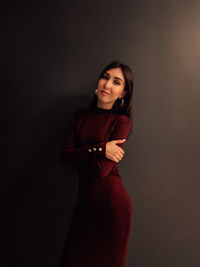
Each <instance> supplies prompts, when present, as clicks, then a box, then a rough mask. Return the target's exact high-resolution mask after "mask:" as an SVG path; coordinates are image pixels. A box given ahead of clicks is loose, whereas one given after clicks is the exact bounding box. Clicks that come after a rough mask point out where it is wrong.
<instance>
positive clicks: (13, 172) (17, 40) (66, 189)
mask: <svg viewBox="0 0 200 267" xmlns="http://www.w3.org/2000/svg"><path fill="white" fill-rule="evenodd" d="M1 13H2V14H1V22H2V23H1V25H2V26H3V27H2V30H1V50H0V51H1V76H2V79H1V98H0V99H1V112H0V114H1V135H2V137H1V141H2V143H1V150H0V151H1V158H2V159H1V164H2V167H1V184H0V188H1V215H2V219H1V224H2V225H1V230H0V231H1V236H2V237H3V238H1V244H2V247H3V249H2V250H1V251H2V252H3V253H2V257H1V266H3V267H4V266H6V267H8V266H9V267H10V266H15V267H17V266H20V267H22V266H28V267H29V266H30V267H31V266H41V267H44V266H48V267H51V266H52V267H57V266H59V260H60V257H61V253H62V248H63V246H64V242H65V239H66V236H67V232H68V229H69V224H70V219H71V216H72V214H73V208H74V205H75V202H76V192H77V185H78V177H77V174H76V173H75V172H74V171H73V170H71V169H69V168H68V167H67V166H63V165H62V163H61V162H60V158H59V155H60V151H61V150H62V147H63V143H64V140H65V136H66V133H67V129H68V126H69V123H70V119H71V117H72V114H73V111H74V110H75V109H77V108H79V107H80V106H87V105H88V103H89V101H90V100H91V98H92V96H93V94H94V90H95V85H96V80H97V77H98V75H99V73H100V71H101V70H102V68H103V67H104V66H105V65H106V64H108V63H109V62H110V61H112V60H113V59H120V60H121V61H122V62H124V63H126V64H128V65H130V67H131V68H132V69H133V71H134V75H135V89H134V90H135V91H134V98H135V99H134V103H135V106H134V128H135V132H134V133H133V134H132V136H130V139H129V140H128V144H127V146H126V153H125V156H124V161H122V162H121V163H120V170H121V175H122V177H123V179H124V183H125V185H126V188H127V191H128V192H129V194H130V196H131V198H132V201H133V207H134V210H133V227H132V233H131V241H130V246H129V251H128V257H127V267H128V266H130V267H132V266H136V267H151V266H152V267H169V266H170V267H184V266H185V267H189V266H190V267H197V266H199V265H200V258H199V245H200V231H199V225H200V214H199V208H200V196H199V187H200V180H199V177H200V167H199V150H200V139H199V136H200V124H199V112H200V105H199V99H200V91H199V85H200V76H199V66H200V50H199V47H200V35H199V28H200V3H199V1H198V0H192V1H186V0H182V1H181V0H175V1H172V0H169V1H158V0H152V1H144V0H140V1H139V0H136V1H131V0H129V1H121V2H119V3H117V1H76V2H75V1H40V2H39V1H38V2H34V1H26V2H22V1H17V2H14V1H13V2H12V1H9V3H7V4H4V7H2V8H1Z"/></svg>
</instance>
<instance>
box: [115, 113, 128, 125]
mask: <svg viewBox="0 0 200 267" xmlns="http://www.w3.org/2000/svg"><path fill="white" fill-rule="evenodd" d="M117 123H120V124H121V123H124V124H131V118H129V117H128V116H126V115H117Z"/></svg>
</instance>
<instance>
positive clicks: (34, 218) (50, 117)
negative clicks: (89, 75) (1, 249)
mask: <svg viewBox="0 0 200 267" xmlns="http://www.w3.org/2000/svg"><path fill="white" fill-rule="evenodd" d="M83 103H86V104H85V105H83ZM87 105H89V98H88V96H86V95H80V96H73V97H70V98H66V99H64V100H63V101H62V102H60V103H57V104H55V105H54V106H52V107H50V108H49V109H48V110H47V111H46V112H45V113H44V114H42V116H41V117H40V118H39V119H38V120H37V121H36V123H35V126H34V132H33V136H34V137H35V138H37V139H38V140H40V142H38V145H37V147H36V148H35V149H34V151H33V153H32V156H31V158H29V159H28V160H27V162H26V165H25V166H24V167H23V168H21V170H20V172H19V173H18V175H17V176H16V177H15V180H14V182H13V184H12V188H11V189H10V192H9V193H8V194H9V197H8V199H9V207H8V223H7V228H8V231H7V232H8V236H7V241H6V242H7V244H6V248H7V249H6V252H5V266H20V267H22V266H29V267H31V266H34V267H35V266H37V267H39V266H49V267H50V266H57V265H58V262H59V259H60V256H61V253H62V249H63V246H64V243H65V239H66V237H67V233H68V230H69V226H70V220H71V217H72V214H73V211H74V207H75V203H76V196H77V195H76V192H77V188H78V174H77V172H76V171H75V170H73V169H72V168H71V167H68V166H66V165H64V164H63V163H62V162H61V159H60V153H61V151H62V149H63V147H64V142H65V138H66V136H67V132H68V129H69V126H70V123H71V119H72V116H73V113H74V111H75V110H76V109H78V108H81V107H85V106H87ZM41 134H42V137H41V136H40V135H41ZM9 240H11V241H12V242H9ZM11 255H12V256H11ZM30 259H31V261H30ZM3 266H4V265H3Z"/></svg>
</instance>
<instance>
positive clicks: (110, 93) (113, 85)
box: [97, 68, 125, 109]
mask: <svg viewBox="0 0 200 267" xmlns="http://www.w3.org/2000/svg"><path fill="white" fill-rule="evenodd" d="M124 88H125V77H124V74H123V72H122V70H121V68H114V69H109V70H107V71H106V72H104V74H103V76H102V77H101V78H100V79H99V81H98V85H97V97H98V102H97V106H98V107H101V108H105V109H111V108H112V106H113V104H114V102H115V100H116V99H117V98H122V97H123V96H124V95H125V91H124Z"/></svg>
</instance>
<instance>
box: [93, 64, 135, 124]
mask: <svg viewBox="0 0 200 267" xmlns="http://www.w3.org/2000/svg"><path fill="white" fill-rule="evenodd" d="M114 68H120V69H121V70H122V72H123V74H124V77H125V87H124V90H125V92H126V94H125V96H124V97H123V99H124V104H123V106H121V105H120V104H121V99H119V98H118V99H116V100H115V102H114V104H113V106H112V113H118V114H124V115H126V116H128V117H129V118H131V119H132V105H133V100H132V95H133V88H134V82H133V74H132V70H131V68H130V67H128V66H127V65H125V64H122V63H121V62H120V61H118V60H115V61H112V62H111V63H110V64H108V65H107V66H106V67H105V68H104V69H103V70H102V72H101V74H100V75H99V78H98V80H97V84H96V88H97V85H98V82H99V79H101V77H102V76H103V75H104V73H105V72H106V71H107V70H110V69H114ZM97 102H98V97H97V95H96V94H94V97H93V98H92V101H91V103H90V105H89V108H90V109H93V108H95V107H96V106H97Z"/></svg>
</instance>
